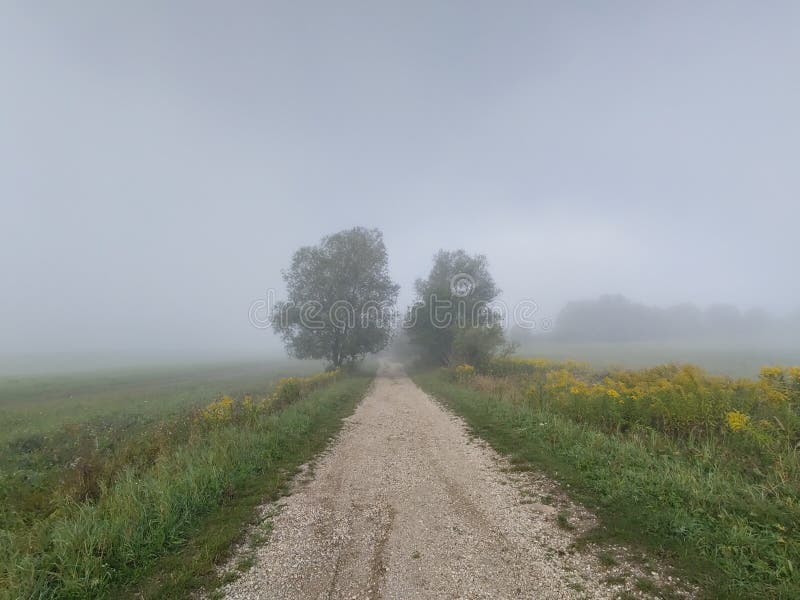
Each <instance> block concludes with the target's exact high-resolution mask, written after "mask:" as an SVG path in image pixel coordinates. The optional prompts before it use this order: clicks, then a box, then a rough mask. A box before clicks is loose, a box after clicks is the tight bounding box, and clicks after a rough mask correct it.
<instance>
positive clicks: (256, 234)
mask: <svg viewBox="0 0 800 600" xmlns="http://www.w3.org/2000/svg"><path fill="white" fill-rule="evenodd" d="M435 4H436V5H435V6H433V5H432V4H431V3H428V2H402V3H393V6H388V5H387V4H386V3H354V2H338V3H327V2H318V3H300V2H285V3H284V2H280V3H279V2H273V3H265V2H252V3H244V2H242V3H222V2H219V3H208V2H202V3H198V2H170V3H163V2H129V3H108V2H100V1H88V0H87V1H85V2H81V3H57V2H41V3H30V2H22V1H20V2H4V3H2V6H0V76H1V77H2V88H3V92H2V94H0V132H2V135H0V203H2V205H1V206H2V211H1V212H0V215H1V216H0V218H1V219H2V220H1V221H0V222H1V223H2V237H0V244H2V252H0V272H2V281H3V284H2V293H1V294H0V354H2V355H4V356H6V357H11V356H17V357H18V356H22V355H25V356H36V355H37V354H41V353H46V354H47V355H53V353H59V354H67V355H70V354H76V355H77V354H85V355H86V356H98V355H102V356H106V357H108V356H110V355H113V354H120V355H122V354H125V355H129V356H139V357H141V356H151V357H152V356H170V357H189V356H192V357H196V356H207V357H212V356H220V357H222V356H224V357H241V356H255V355H263V356H267V355H273V354H276V353H278V352H280V343H279V340H278V339H277V338H275V337H274V336H273V334H272V333H271V332H269V331H265V330H259V329H256V328H254V327H253V326H252V325H251V324H250V322H249V320H248V308H249V306H250V304H251V302H252V301H253V300H255V299H258V298H264V297H265V295H266V294H267V291H268V290H269V289H275V290H277V291H278V295H280V294H281V293H282V290H283V284H282V280H281V269H283V268H285V267H287V266H288V264H289V261H290V258H291V255H292V252H293V251H294V250H295V249H296V248H298V247H299V246H301V245H307V244H313V243H316V242H317V241H319V239H320V238H321V237H322V236H324V235H326V234H329V233H333V232H335V231H338V230H340V229H344V228H348V227H352V226H354V225H364V226H367V227H377V228H379V229H380V230H382V231H383V233H384V236H385V241H386V245H387V248H388V251H389V259H390V266H391V271H392V275H393V277H394V278H395V279H396V281H397V282H399V283H400V284H401V292H400V305H401V306H402V305H406V304H408V303H409V302H411V301H412V299H413V282H414V280H415V278H417V277H420V276H423V275H425V274H426V272H427V271H428V269H429V268H430V266H431V259H432V256H433V253H434V252H435V251H436V250H438V249H439V248H446V249H454V248H464V249H466V250H467V251H469V252H480V253H484V254H486V255H487V257H488V259H489V264H490V267H491V270H492V274H493V275H494V278H495V280H496V282H497V284H498V285H499V286H500V287H501V288H502V289H503V299H505V300H506V301H508V302H516V301H518V300H520V299H530V300H533V301H535V302H536V303H537V305H538V306H539V313H538V314H539V315H541V316H542V318H545V317H546V318H549V319H552V320H557V317H558V315H559V313H560V311H561V310H562V308H563V307H564V306H565V305H566V304H567V303H568V302H571V301H586V300H592V299H595V298H598V297H599V296H601V295H604V294H622V295H624V296H625V297H626V298H629V299H631V300H632V301H633V302H636V303H641V304H643V305H647V306H653V307H661V308H663V309H665V310H666V309H667V308H668V307H670V306H675V305H680V304H683V303H692V304H694V305H696V306H697V307H699V308H698V310H700V311H702V310H707V308H708V307H709V306H712V305H714V304H719V303H725V304H729V305H732V306H734V307H736V310H739V311H741V312H742V313H743V314H747V311H752V310H753V309H756V308H758V309H763V310H764V311H766V313H767V314H768V315H770V316H769V318H770V319H778V320H780V319H790V318H791V315H792V314H793V311H797V310H799V309H800V278H798V277H797V261H798V250H797V248H798V240H797V234H798V222H800V201H799V200H798V197H799V194H800V169H798V164H800V114H799V113H800V110H799V109H798V107H800V71H798V65H800V37H798V36H797V32H798V31H800V4H798V3H796V2H791V1H787V2H768V3H761V4H755V3H733V2H704V3H700V4H698V3H694V2H673V3H659V4H658V5H656V4H655V3H642V2H615V3H590V2H586V3H550V4H549V6H548V5H547V4H545V3H531V2H504V3H494V2H452V3H435ZM751 314H754V313H751ZM758 314H761V313H758ZM778 329H780V327H778Z"/></svg>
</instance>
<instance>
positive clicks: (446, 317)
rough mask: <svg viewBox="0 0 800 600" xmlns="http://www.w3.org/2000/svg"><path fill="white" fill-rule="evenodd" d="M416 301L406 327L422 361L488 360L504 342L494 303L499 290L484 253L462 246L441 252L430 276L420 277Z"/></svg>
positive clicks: (439, 362) (435, 257) (436, 258)
mask: <svg viewBox="0 0 800 600" xmlns="http://www.w3.org/2000/svg"><path fill="white" fill-rule="evenodd" d="M415 288H416V293H417V299H416V302H415V304H414V305H413V306H412V307H411V309H410V310H409V313H408V315H407V317H406V322H405V327H406V330H407V331H408V337H409V340H410V341H411V343H412V344H414V345H416V346H417V347H418V348H419V350H420V352H421V353H422V355H423V359H425V360H426V361H428V362H432V363H434V364H448V363H450V362H452V361H453V360H463V361H464V362H469V363H470V364H474V363H475V362H482V361H485V360H487V359H488V357H489V356H491V354H492V353H493V352H494V350H496V348H497V347H498V346H499V345H500V344H502V343H503V332H502V329H501V326H500V323H499V322H497V321H496V318H495V317H496V315H495V313H494V312H493V310H492V308H491V305H490V303H491V302H492V301H493V300H494V299H495V298H496V297H497V295H498V294H499V293H500V290H499V289H498V288H497V286H496V285H495V283H494V279H493V278H492V275H491V273H489V266H488V261H487V260H486V257H485V256H484V255H482V254H477V255H469V254H467V253H466V252H465V251H464V250H454V251H445V250H440V251H439V252H438V253H437V254H436V255H435V256H434V260H433V267H432V268H431V272H430V274H429V275H428V277H427V278H426V279H418V280H417V282H416V284H415Z"/></svg>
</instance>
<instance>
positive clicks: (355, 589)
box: [222, 365, 671, 600]
mask: <svg viewBox="0 0 800 600" xmlns="http://www.w3.org/2000/svg"><path fill="white" fill-rule="evenodd" d="M270 512H271V511H269V510H265V513H267V514H269V513H270ZM273 512H274V513H275V514H274V516H272V517H270V518H271V524H272V527H273V529H272V533H271V536H270V539H269V541H268V542H267V543H265V544H262V545H260V546H259V547H257V548H256V549H255V552H254V554H253V556H252V562H253V566H252V567H251V568H250V569H249V570H248V571H246V572H245V573H243V574H241V576H239V577H238V578H237V579H236V580H235V581H233V582H232V583H230V584H228V585H227V586H225V587H224V588H223V589H222V592H223V595H224V597H226V598H229V599H231V600H242V599H264V598H289V599H292V598H297V599H303V600H305V599H310V598H348V599H356V598H359V599H361V598H364V599H372V598H398V599H399V598H402V599H408V598H491V599H499V598H614V597H617V596H618V595H619V593H620V592H621V591H623V590H628V593H629V594H630V593H631V592H633V596H636V597H639V596H642V597H645V596H643V595H642V593H641V592H640V591H637V590H636V588H635V587H634V583H635V582H636V579H637V578H641V577H645V578H647V579H648V580H649V581H651V582H654V583H656V584H666V583H668V582H669V581H668V578H667V577H666V576H663V575H659V574H658V573H656V572H655V570H653V569H654V567H653V566H652V565H651V566H643V565H642V563H641V561H639V562H636V563H634V562H632V561H629V560H628V558H626V551H625V549H623V548H611V549H608V548H606V549H604V552H605V557H606V558H605V560H604V562H603V563H602V564H601V561H600V560H599V559H598V558H597V556H596V555H597V553H598V551H597V549H596V548H595V549H593V548H591V547H589V548H585V549H583V550H581V551H580V552H578V551H574V550H573V549H572V548H571V546H570V544H571V543H572V542H573V541H574V540H575V537H576V536H577V535H578V534H579V533H580V532H582V531H585V530H586V529H588V528H590V527H591V526H592V525H593V522H594V521H593V518H592V516H591V515H590V514H589V513H588V512H586V511H585V510H583V509H581V508H580V507H579V506H575V505H573V504H571V503H570V502H569V500H567V499H566V497H565V496H564V495H563V494H562V493H560V492H559V491H558V489H557V487H556V486H555V484H553V482H551V481H549V480H547V479H546V478H544V477H543V476H541V475H535V474H533V475H532V474H528V473H520V472H515V471H514V470H513V469H509V468H508V465H507V463H505V462H504V461H503V459H501V458H500V457H499V456H497V455H496V453H494V452H493V451H492V450H491V449H490V448H488V447H487V446H486V445H485V444H483V443H482V442H479V441H475V440H472V439H470V436H469V435H468V434H467V432H466V430H465V427H464V425H463V424H462V422H461V421H460V420H459V419H457V418H455V417H454V416H453V415H451V414H450V413H448V412H447V411H445V410H444V409H443V408H442V407H441V406H439V405H438V404H437V403H436V402H434V401H433V400H431V398H430V397H428V396H427V395H426V394H425V393H424V392H422V390H420V389H419V388H418V387H417V386H416V385H415V384H414V383H413V382H412V381H411V380H410V379H409V378H408V377H406V376H405V375H404V374H403V373H402V371H401V370H400V369H399V367H396V366H392V365H384V366H383V367H382V369H381V371H380V373H379V376H378V377H377V378H376V381H375V384H374V387H373V389H372V390H371V392H370V393H369V394H368V396H367V398H365V399H364V401H363V402H362V403H361V404H360V405H359V406H358V408H357V409H356V411H355V413H354V414H353V416H352V417H350V418H349V419H348V420H347V422H346V425H345V428H344V429H343V431H342V433H341V434H340V436H339V437H338V438H337V440H336V441H335V443H334V444H333V445H332V446H331V448H330V449H329V451H328V452H327V453H325V454H324V455H323V456H321V457H320V458H319V460H318V461H317V463H316V464H315V465H313V467H312V468H311V469H309V471H308V472H307V473H306V474H305V475H304V476H301V477H299V478H298V480H297V482H296V483H295V487H294V490H293V493H292V494H291V495H289V496H287V497H285V498H284V499H282V500H281V501H280V502H279V503H278V506H277V509H276V510H275V511H273ZM558 513H560V514H562V515H565V514H569V520H568V523H566V524H565V520H564V518H563V516H562V518H561V519H559V518H558ZM559 521H560V523H559ZM565 525H566V526H565ZM609 553H611V554H614V555H615V558H614V560H613V561H611V560H609V559H608V556H609ZM611 563H616V564H613V565H612V566H609V565H610V564H611ZM645 564H646V563H645ZM655 569H656V570H658V569H657V568H655ZM606 580H609V581H606ZM670 581H671V580H670ZM639 587H642V586H641V583H640V584H639ZM628 597H630V596H628Z"/></svg>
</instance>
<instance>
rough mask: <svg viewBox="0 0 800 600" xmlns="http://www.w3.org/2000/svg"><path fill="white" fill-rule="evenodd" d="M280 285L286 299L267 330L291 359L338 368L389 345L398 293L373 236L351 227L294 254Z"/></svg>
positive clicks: (376, 235)
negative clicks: (280, 341) (276, 336)
mask: <svg viewBox="0 0 800 600" xmlns="http://www.w3.org/2000/svg"><path fill="white" fill-rule="evenodd" d="M283 279H284V281H285V282H286V288H287V292H288V299H287V300H286V301H282V302H278V303H277V305H276V307H275V308H276V310H275V312H274V314H273V320H272V326H273V329H274V330H275V332H276V333H278V334H279V335H280V336H281V337H282V339H283V341H284V344H285V345H286V349H287V352H288V353H289V354H290V355H291V356H295V357H297V358H313V359H324V360H327V361H328V362H329V364H330V365H331V366H333V367H338V366H340V365H342V364H343V363H345V362H352V361H354V360H356V359H359V358H362V357H363V356H364V355H366V354H369V353H373V352H379V351H380V350H383V349H384V348H385V347H386V345H387V344H388V343H389V340H390V339H391V332H392V328H391V324H392V320H393V319H392V317H393V307H394V304H395V302H396V300H397V294H398V291H399V289H400V287H399V286H398V285H397V284H396V283H394V282H393V281H392V280H391V278H390V277H389V269H388V259H387V253H386V247H385V245H384V243H383V235H382V234H381V232H380V231H379V230H377V229H366V228H364V227H355V228H353V229H348V230H345V231H340V232H338V233H335V234H333V235H329V236H327V237H325V238H323V239H322V241H321V242H320V243H319V244H318V245H316V246H305V247H302V248H300V249H299V250H297V252H295V254H294V256H293V257H292V263H291V266H290V267H289V268H288V269H287V270H286V271H284V272H283Z"/></svg>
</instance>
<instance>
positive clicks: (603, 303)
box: [515, 295, 800, 343]
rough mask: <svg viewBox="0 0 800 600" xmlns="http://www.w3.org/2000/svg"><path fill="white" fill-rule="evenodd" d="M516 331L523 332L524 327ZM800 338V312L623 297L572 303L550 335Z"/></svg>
mask: <svg viewBox="0 0 800 600" xmlns="http://www.w3.org/2000/svg"><path fill="white" fill-rule="evenodd" d="M515 334H517V335H523V336H524V334H523V333H522V332H520V331H516V332H515ZM798 336H800V310H798V311H796V312H795V313H793V314H792V315H789V316H786V317H777V316H774V315H771V314H769V313H767V312H766V311H764V310H761V309H751V310H746V311H742V310H740V309H739V308H737V307H736V306H733V305H730V304H714V305H711V306H708V307H705V308H702V307H698V306H696V305H694V304H688V303H687V304H678V305H674V306H669V307H665V308H662V307H656V306H648V305H645V304H641V303H637V302H633V301H631V300H629V299H628V298H626V297H624V296H622V295H606V296H601V297H599V298H597V299H594V300H579V301H573V302H569V303H567V305H566V306H565V307H564V308H563V309H562V310H561V312H560V313H559V314H558V317H557V318H556V320H555V324H554V327H553V330H552V331H551V332H550V333H549V334H548V337H549V338H550V339H552V340H554V341H564V342H646V341H673V340H721V341H724V340H737V341H741V340H747V339H753V340H773V341H776V342H780V341H785V342H787V343H788V342H791V341H793V340H795V341H796V340H797V338H798Z"/></svg>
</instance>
